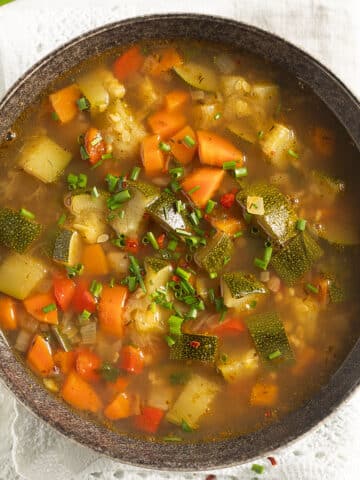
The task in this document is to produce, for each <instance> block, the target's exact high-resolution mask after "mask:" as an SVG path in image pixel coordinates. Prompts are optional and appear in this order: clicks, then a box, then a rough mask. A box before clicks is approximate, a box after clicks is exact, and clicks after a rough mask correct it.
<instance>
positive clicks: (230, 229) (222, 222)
mask: <svg viewBox="0 0 360 480" xmlns="http://www.w3.org/2000/svg"><path fill="white" fill-rule="evenodd" d="M209 221H210V223H211V225H212V226H213V227H214V228H216V229H217V230H221V231H222V232H225V233H227V234H228V235H234V233H237V232H240V231H241V230H244V228H245V225H244V222H243V221H242V220H241V219H240V218H236V217H225V218H218V217H216V216H213V217H210V218H209Z"/></svg>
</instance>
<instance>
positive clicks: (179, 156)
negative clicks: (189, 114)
mask: <svg viewBox="0 0 360 480" xmlns="http://www.w3.org/2000/svg"><path fill="white" fill-rule="evenodd" d="M195 138H196V137H195V132H194V130H193V129H192V128H191V127H189V126H188V125H187V126H186V127H184V128H182V129H181V130H180V132H177V133H176V134H175V135H173V136H172V137H171V138H170V140H169V144H170V147H171V153H172V154H173V155H174V157H175V158H176V160H177V161H178V162H180V163H182V164H183V165H186V164H187V163H190V162H191V160H192V159H193V158H194V155H195V153H196V151H197V145H196V140H195ZM192 141H193V142H192ZM192 143H194V144H192Z"/></svg>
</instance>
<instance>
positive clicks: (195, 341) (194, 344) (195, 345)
mask: <svg viewBox="0 0 360 480" xmlns="http://www.w3.org/2000/svg"><path fill="white" fill-rule="evenodd" d="M189 345H190V347H192V348H199V347H200V345H201V343H200V342H198V341H197V340H191V342H189Z"/></svg>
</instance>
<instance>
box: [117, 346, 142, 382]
mask: <svg viewBox="0 0 360 480" xmlns="http://www.w3.org/2000/svg"><path fill="white" fill-rule="evenodd" d="M120 368H122V369H123V370H126V371H127V372H129V373H134V374H136V375H137V374H139V373H141V372H142V371H143V368H144V354H143V353H142V351H141V350H140V348H137V347H133V346H132V345H126V346H125V347H123V348H122V350H121V353H120Z"/></svg>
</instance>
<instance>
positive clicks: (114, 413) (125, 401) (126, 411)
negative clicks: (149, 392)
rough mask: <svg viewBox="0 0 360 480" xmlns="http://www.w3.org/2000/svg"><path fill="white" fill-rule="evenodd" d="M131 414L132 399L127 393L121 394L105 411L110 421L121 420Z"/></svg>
mask: <svg viewBox="0 0 360 480" xmlns="http://www.w3.org/2000/svg"><path fill="white" fill-rule="evenodd" d="M130 414H131V409H130V399H129V397H128V396H127V395H126V393H119V394H118V395H117V396H116V397H115V399H114V400H113V401H112V402H111V403H109V405H108V406H107V407H106V408H105V410H104V415H105V417H106V418H108V419H109V420H120V419H121V418H127V417H129V416H130Z"/></svg>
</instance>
